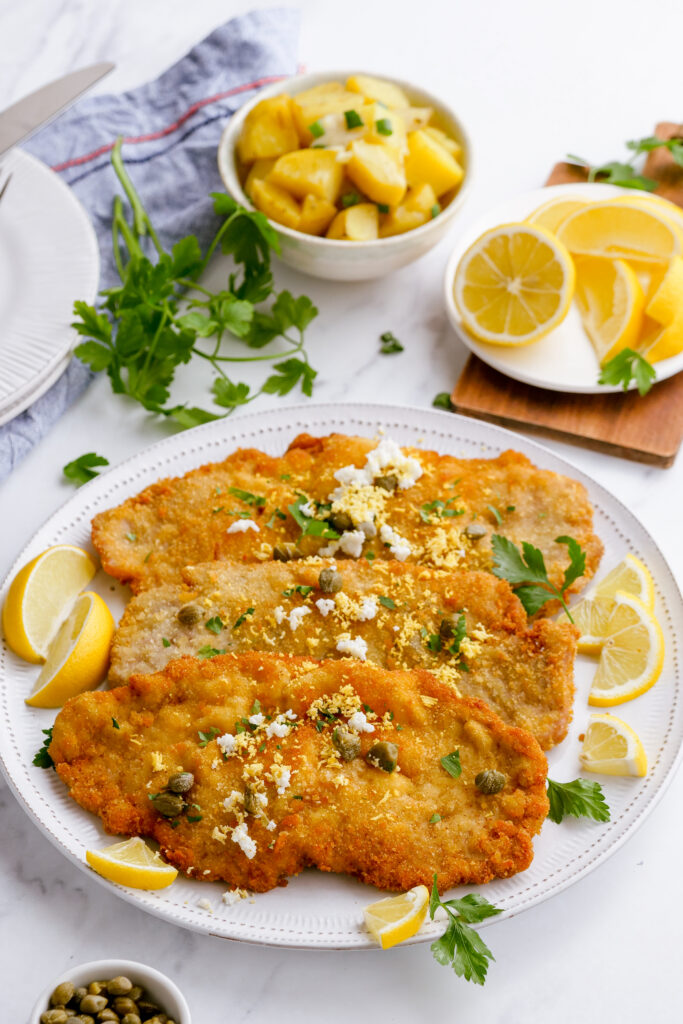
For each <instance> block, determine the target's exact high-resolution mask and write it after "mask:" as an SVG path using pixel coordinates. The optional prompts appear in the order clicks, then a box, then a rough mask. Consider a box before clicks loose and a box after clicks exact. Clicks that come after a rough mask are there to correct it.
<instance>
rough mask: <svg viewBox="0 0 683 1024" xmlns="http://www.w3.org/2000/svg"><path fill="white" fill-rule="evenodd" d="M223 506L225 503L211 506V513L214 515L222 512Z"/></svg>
mask: <svg viewBox="0 0 683 1024" xmlns="http://www.w3.org/2000/svg"><path fill="white" fill-rule="evenodd" d="M224 508H225V505H218V506H217V507H216V508H212V509H211V515H212V516H215V515H216V514H217V513H218V512H222V511H223V509H224Z"/></svg>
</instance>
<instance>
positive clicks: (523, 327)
mask: <svg viewBox="0 0 683 1024" xmlns="http://www.w3.org/2000/svg"><path fill="white" fill-rule="evenodd" d="M574 277H575V272H574V264H573V263H572V260H571V257H570V256H569V253H568V252H567V250H566V249H565V247H564V246H563V245H562V244H561V243H560V242H558V241H557V239H556V238H555V236H554V235H552V234H551V233H550V232H549V231H546V230H545V229H544V228H541V227H537V226H534V225H532V224H502V225H500V227H496V228H491V229H490V230H489V231H485V232H484V234H483V235H481V237H480V238H478V239H477V240H476V242H474V243H473V244H472V245H471V246H470V247H469V249H468V250H467V252H466V253H465V254H464V256H463V257H462V259H461V260H460V262H459V263H458V268H457V270H456V272H455V281H454V282H453V297H454V299H455V304H456V306H457V307H458V312H459V313H460V316H461V317H462V321H463V324H464V326H465V327H466V328H467V330H468V331H470V332H471V333H472V334H473V335H474V336H475V337H476V338H478V339H479V340H480V341H486V342H490V343H492V344H494V345H527V344H529V342H532V341H538V339H539V338H542V337H544V335H546V334H548V333H549V332H550V331H552V329H553V328H554V327H557V325H558V324H559V323H560V322H561V321H562V320H563V319H564V318H565V316H566V315H567V311H568V309H569V305H570V303H571V300H572V296H573V294H574Z"/></svg>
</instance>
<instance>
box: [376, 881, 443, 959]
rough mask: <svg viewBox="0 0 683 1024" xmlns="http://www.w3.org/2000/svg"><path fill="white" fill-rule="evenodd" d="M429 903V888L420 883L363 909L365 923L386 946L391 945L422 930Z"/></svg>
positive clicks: (382, 945)
mask: <svg viewBox="0 0 683 1024" xmlns="http://www.w3.org/2000/svg"><path fill="white" fill-rule="evenodd" d="M428 906H429V890H428V889H427V887H426V886H425V885H416V886H415V887H414V888H413V889H409V890H408V892H402V893H400V894H399V895H398V896H388V897H387V898H386V899H384V900H377V902H376V903H371V904H370V906H368V907H366V908H365V910H364V911H363V913H364V915H365V924H366V925H367V929H368V931H369V932H370V934H371V935H372V937H373V939H376V940H377V942H378V943H379V944H380V946H381V947H382V949H390V948H391V946H396V945H398V943H399V942H403V941H404V940H405V939H409V938H410V937H411V935H415V934H417V932H419V930H420V928H421V927H422V923H423V921H424V919H425V917H426V916H427V907H428Z"/></svg>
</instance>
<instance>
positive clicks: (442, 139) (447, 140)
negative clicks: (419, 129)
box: [424, 125, 462, 160]
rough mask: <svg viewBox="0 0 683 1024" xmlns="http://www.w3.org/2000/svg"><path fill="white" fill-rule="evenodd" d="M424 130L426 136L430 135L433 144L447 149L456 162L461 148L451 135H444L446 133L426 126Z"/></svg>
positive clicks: (460, 153)
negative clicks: (436, 143)
mask: <svg viewBox="0 0 683 1024" xmlns="http://www.w3.org/2000/svg"><path fill="white" fill-rule="evenodd" d="M424 130H425V132H426V133H427V135H431V137H432V138H433V139H434V141H435V142H438V143H439V144H440V145H441V146H443V148H444V149H447V150H448V152H449V153H450V154H451V156H453V157H455V159H456V160H458V159H459V158H460V156H461V155H462V146H461V145H460V143H459V142H457V141H456V140H455V139H454V138H453V137H452V136H451V135H446V132H442V131H441V129H440V128H434V127H433V126H432V125H426V126H425V129H424Z"/></svg>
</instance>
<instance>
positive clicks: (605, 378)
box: [598, 348, 657, 398]
mask: <svg viewBox="0 0 683 1024" xmlns="http://www.w3.org/2000/svg"><path fill="white" fill-rule="evenodd" d="M656 379H657V371H656V370H655V368H654V366H653V365H652V363H649V362H648V361H647V359H645V357H644V356H641V354H640V353H639V352H634V350H633V349H632V348H624V349H622V350H621V352H619V353H618V355H616V356H614V357H613V358H612V359H609V360H608V361H607V362H606V363H605V364H604V366H603V367H602V368H601V370H600V375H599V377H598V384H611V385H613V386H616V385H621V387H622V388H623V390H624V391H628V389H629V385H630V384H631V381H632V380H633V381H635V384H636V387H637V388H638V393H639V394H640V396H641V398H642V397H643V396H644V395H646V394H647V393H648V391H649V390H650V388H651V387H652V385H653V384H654V382H655V381H656Z"/></svg>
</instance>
